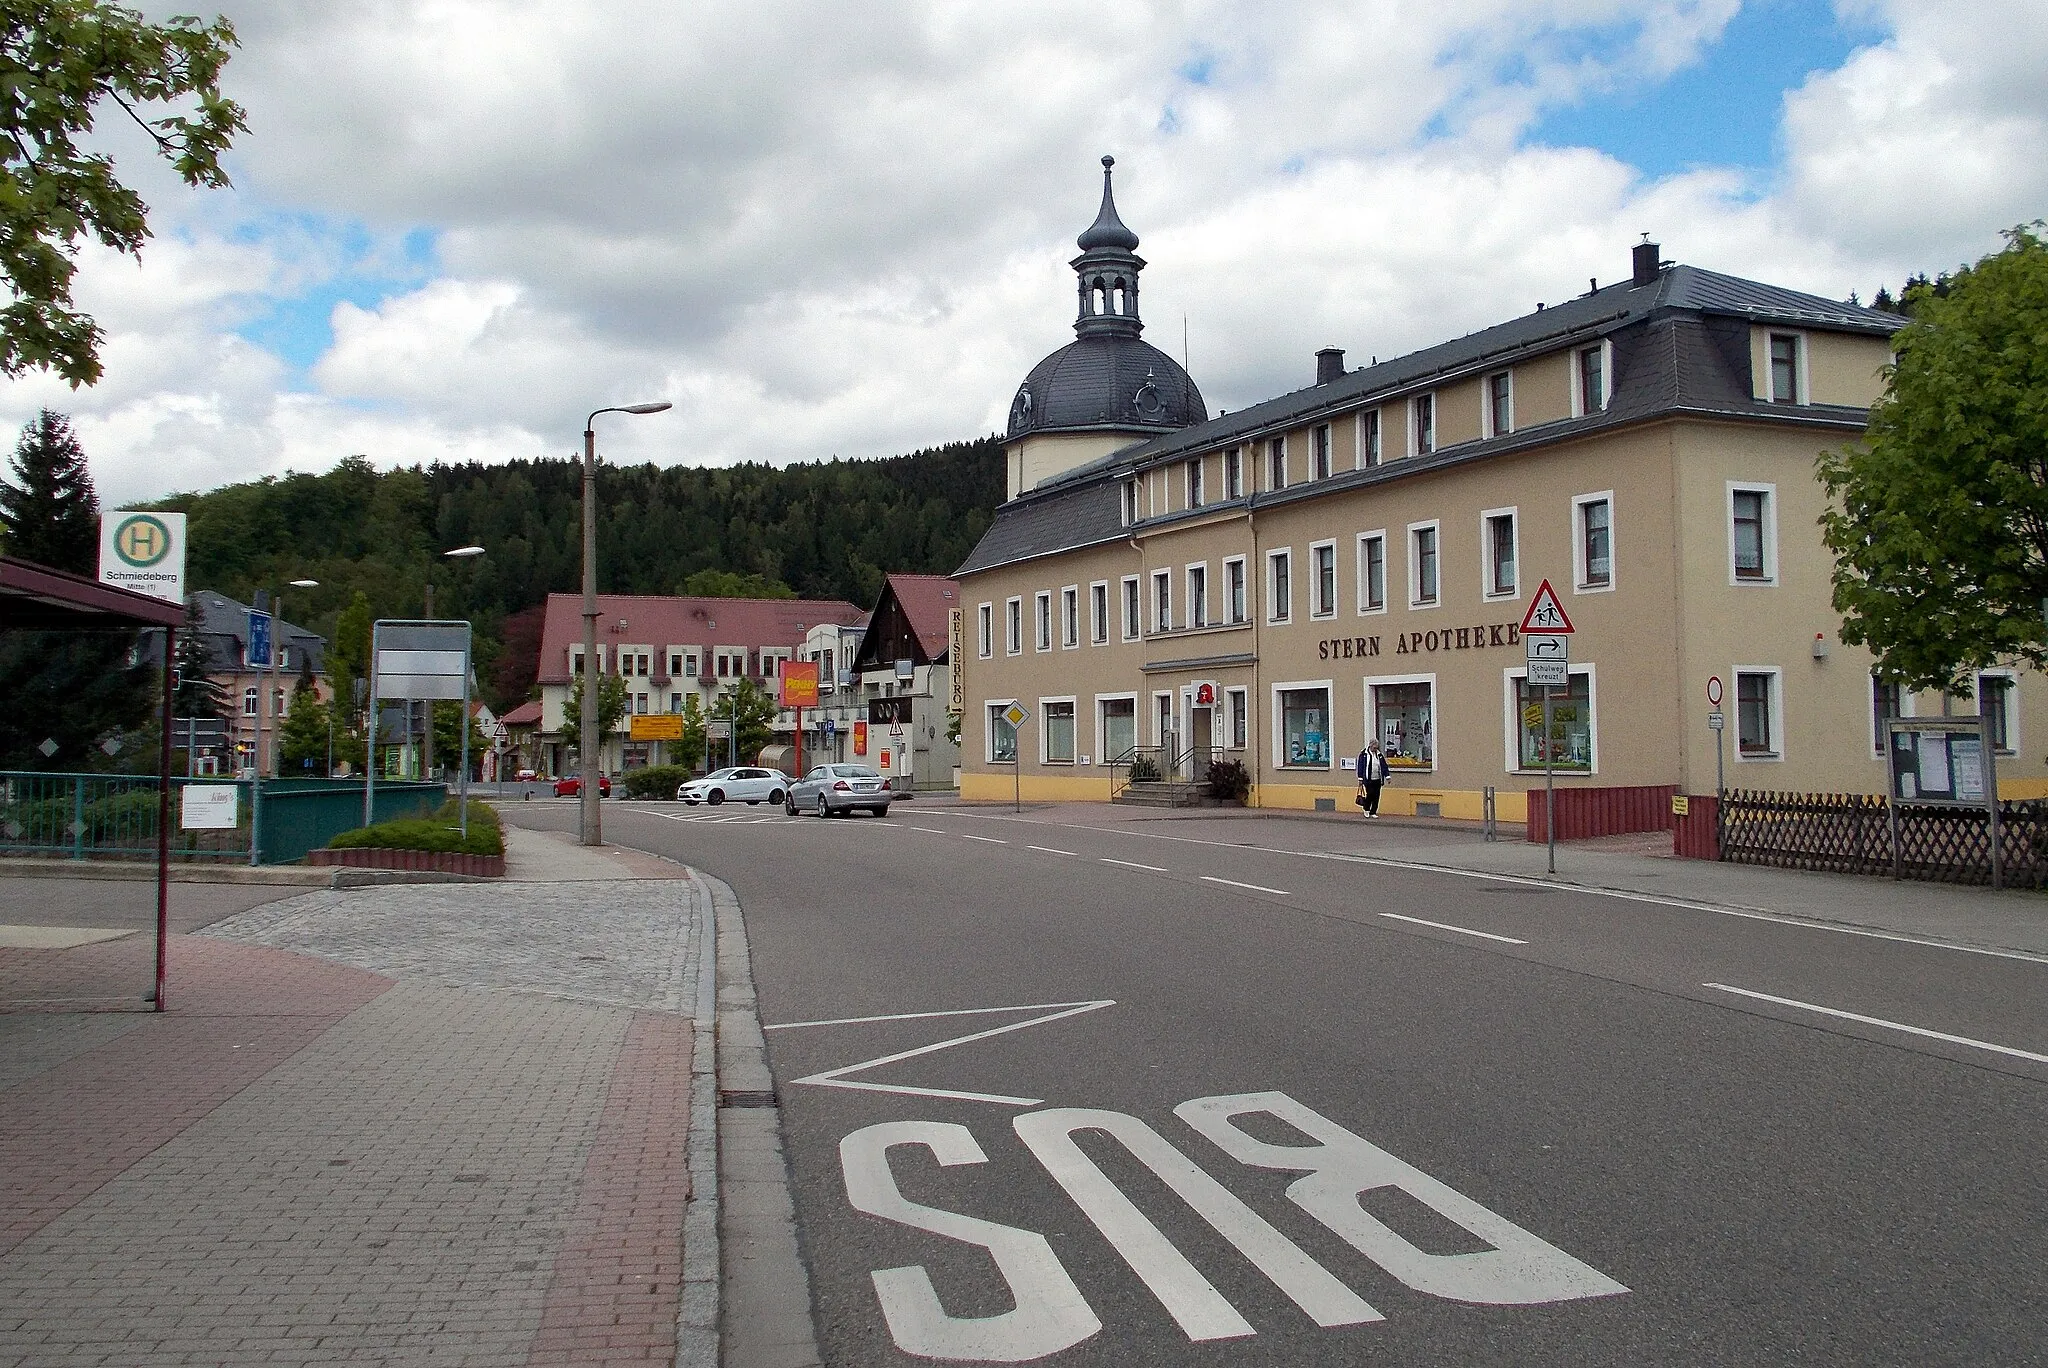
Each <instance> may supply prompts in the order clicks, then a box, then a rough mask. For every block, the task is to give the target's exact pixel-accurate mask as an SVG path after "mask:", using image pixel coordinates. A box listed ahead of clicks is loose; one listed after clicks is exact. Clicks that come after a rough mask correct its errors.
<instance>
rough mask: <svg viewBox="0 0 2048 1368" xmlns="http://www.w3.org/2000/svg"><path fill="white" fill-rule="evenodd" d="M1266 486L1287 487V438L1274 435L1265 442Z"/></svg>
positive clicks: (1270, 487)
mask: <svg viewBox="0 0 2048 1368" xmlns="http://www.w3.org/2000/svg"><path fill="white" fill-rule="evenodd" d="M1266 488H1268V489H1285V488H1287V439H1286V438H1285V437H1275V438H1274V439H1273V440H1272V441H1270V442H1268V443H1266Z"/></svg>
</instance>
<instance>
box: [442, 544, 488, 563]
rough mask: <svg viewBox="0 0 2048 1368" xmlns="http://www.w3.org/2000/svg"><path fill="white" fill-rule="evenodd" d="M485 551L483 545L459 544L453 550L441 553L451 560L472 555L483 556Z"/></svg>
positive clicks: (464, 558) (467, 557)
mask: <svg viewBox="0 0 2048 1368" xmlns="http://www.w3.org/2000/svg"><path fill="white" fill-rule="evenodd" d="M483 553H484V549H483V548H482V547H481V546H458V547H456V548H455V549H454V550H453V551H443V552H442V553H441V554H442V555H443V556H446V557H448V558H449V559H451V560H467V559H469V558H470V557H471V556H481V555H482V554H483Z"/></svg>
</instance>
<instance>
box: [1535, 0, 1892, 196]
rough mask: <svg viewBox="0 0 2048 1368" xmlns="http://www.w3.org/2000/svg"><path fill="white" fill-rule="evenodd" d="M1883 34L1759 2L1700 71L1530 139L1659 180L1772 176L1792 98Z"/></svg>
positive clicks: (1812, 1)
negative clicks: (1590, 152)
mask: <svg viewBox="0 0 2048 1368" xmlns="http://www.w3.org/2000/svg"><path fill="white" fill-rule="evenodd" d="M1616 36H1617V35H1609V37H1610V38H1612V37H1616ZM1882 36H1883V35H1882V33H1881V32H1879V31H1877V30H1874V29H1870V28H1866V27H1863V26H1860V25H1851V26H1845V25H1844V24H1842V23H1841V22H1840V21H1839V20H1838V19H1837V18H1836V16H1835V13H1834V9H1833V7H1832V6H1831V5H1830V4H1828V3H1827V0H1751V3H1748V4H1745V5H1744V6H1743V7H1742V9H1741V10H1740V11H1739V12H1738V13H1737V14H1736V16H1735V17H1734V18H1733V19H1731V20H1730V21H1729V23H1728V27H1727V28H1726V29H1725V30H1723V31H1722V35H1721V40H1720V41H1719V42H1718V43H1715V44H1714V45H1713V46H1712V47H1709V48H1708V49H1707V50H1706V52H1705V53H1704V54H1703V57H1702V60H1701V61H1700V62H1699V63H1697V64H1696V65H1694V66H1691V67H1688V68H1686V69H1685V70H1683V71H1680V72H1677V73H1676V74H1674V75H1672V76H1671V77H1669V78H1667V79H1666V80H1663V81H1661V82H1657V83H1655V84H1651V83H1648V82H1638V83H1628V84H1624V85H1620V86H1617V87H1616V88H1614V89H1612V90H1609V91H1605V92H1601V93H1598V94H1595V95H1593V96H1591V97H1589V98H1588V99H1587V100H1586V101H1585V102H1584V103H1583V104H1579V105H1576V106H1573V107H1571V108H1567V109H1557V110H1552V111H1551V112H1549V113H1548V114H1547V115H1545V117H1544V118H1543V119H1542V120H1541V122H1539V123H1538V124H1537V125H1536V126H1535V127H1534V128H1533V129H1531V130H1530V132H1529V135H1528V138H1527V141H1528V142H1531V143H1538V144H1544V145H1547V146H1552V147H1594V148H1598V149H1600V150H1601V151H1603V152H1606V153H1608V154H1609V155H1611V156H1613V157H1616V158H1618V159H1619V160H1621V161H1625V162H1627V163H1628V164H1629V165H1631V166H1634V167H1636V168H1637V169H1638V170H1640V171H1642V172H1643V173H1644V174H1645V175H1648V176H1651V177H1659V176H1668V175H1672V174H1674V173H1676V172H1681V171H1685V170H1688V169H1691V168H1694V167H1700V166H1727V167H1736V168H1743V169H1750V170H1758V171H1762V170H1768V169H1769V168H1771V167H1772V166H1774V165H1776V163H1777V161H1778V159H1779V154H1780V151H1781V148H1780V146H1779V143H1778V125H1779V120H1780V118H1781V116H1782V113H1783V104H1782V100H1783V96H1784V94H1785V92H1786V91H1788V90H1795V89H1797V88H1798V87H1799V86H1801V85H1803V84H1804V83H1805V81H1806V78H1807V77H1808V76H1809V75H1810V74H1812V73H1813V72H1816V71H1830V70H1833V69H1835V68H1837V67H1839V66H1841V65H1842V64H1843V63H1844V62H1845V61H1847V60H1848V58H1849V55H1850V54H1851V53H1853V52H1854V51H1855V50H1856V49H1857V48H1859V47H1862V46H1865V45H1867V44H1869V43H1871V42H1873V41H1876V40H1877V39H1879V38H1881V37H1882Z"/></svg>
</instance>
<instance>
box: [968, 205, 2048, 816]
mask: <svg viewBox="0 0 2048 1368" xmlns="http://www.w3.org/2000/svg"><path fill="white" fill-rule="evenodd" d="M1080 245H1081V247H1082V254H1081V255H1080V256H1079V257H1077V258H1075V261H1074V265H1075V269H1076V272H1077V274H1078V275H1079V277H1080V287H1081V288H1080V298H1081V316H1080V319H1079V321H1078V322H1077V324H1076V332H1077V334H1078V335H1077V338H1076V341H1075V342H1074V343H1072V344H1069V345H1068V346H1067V347H1065V348H1062V349H1061V350H1060V351H1058V352H1055V353H1054V354H1053V356H1051V357H1048V358H1047V360H1046V362H1043V363H1041V364H1040V366H1039V367H1037V368H1036V369H1034V370H1033V372H1032V374H1031V376H1030V377H1029V378H1028V379H1027V380H1026V382H1025V384H1024V386H1023V387H1022V388H1021V389H1020V390H1019V392H1018V395H1017V397H1016V400H1015V402H1014V404H1013V406H1012V409H1011V421H1010V427H1009V433H1008V439H1009V440H1008V442H1007V444H1006V450H1007V452H1008V456H1009V470H1010V488H1009V494H1010V498H1009V500H1008V502H1006V503H1005V504H1004V505H1003V506H1002V508H1001V509H1000V510H999V511H998V513H997V516H996V518H995V520H994V522H993V524H992V525H991V527H990V528H989V531H988V533H987V534H986V536H985V537H984V538H983V540H982V541H981V543H980V544H979V545H978V546H977V547H976V549H975V551H974V553H973V554H972V555H971V556H970V557H969V559H968V561H967V563H966V564H965V565H963V566H962V567H961V568H960V570H959V571H958V572H957V576H956V577H957V578H958V580H959V581H960V586H961V602H962V605H963V607H964V609H965V611H966V613H967V615H968V621H967V642H966V647H967V649H966V651H965V653H964V654H965V656H966V659H965V660H963V661H961V662H959V663H958V665H957V666H956V668H962V669H964V670H965V681H966V683H965V694H966V698H967V708H966V713H965V715H964V717H963V722H962V736H961V751H962V766H963V771H964V772H963V776H962V795H963V796H964V797H967V798H996V797H1001V798H1008V797H1009V796H1010V794H1011V792H1012V785H1013V783H1014V784H1016V785H1017V786H1018V787H1020V788H1021V790H1022V792H1023V794H1024V796H1026V797H1028V798H1037V799H1103V798H1107V797H1109V796H1110V795H1111V793H1112V791H1113V789H1115V788H1116V787H1117V786H1118V784H1119V782H1120V780H1121V778H1122V776H1124V775H1126V774H1127V773H1128V771H1129V769H1130V765H1131V761H1132V759H1133V757H1134V755H1135V754H1136V752H1137V751H1139V750H1140V749H1149V748H1156V751H1153V752H1152V754H1153V758H1154V759H1155V762H1158V763H1161V764H1163V765H1172V766H1174V767H1177V769H1178V771H1179V772H1180V773H1182V774H1197V775H1198V774H1200V773H1201V772H1203V770H1204V769H1205V767H1206V762H1207V761H1208V760H1209V759H1211V758H1231V759H1238V760H1241V761H1242V762H1243V763H1244V765H1245V767H1246V768H1247V770H1249V771H1250V774H1251V777H1252V783H1253V789H1252V799H1251V801H1252V802H1253V803H1255V804H1257V805H1259V806H1265V807H1298V808H1309V807H1319V806H1335V807H1339V808H1346V809H1348V808H1349V805H1350V800H1351V796H1352V794H1353V792H1354V791H1355V785H1354V779H1353V774H1352V769H1353V759H1352V757H1354V756H1355V755H1356V754H1357V753H1358V751H1359V750H1360V749H1361V747H1363V746H1364V744H1365V743H1366V741H1367V739H1368V738H1372V739H1376V740H1378V741H1380V742H1381V744H1382V746H1383V748H1384V749H1385V751H1386V753H1387V755H1388V757H1389V761H1390V765H1391V769H1392V779H1391V782H1390V783H1389V785H1388V790H1387V794H1386V797H1385V800H1384V802H1383V804H1382V810H1383V811H1385V812H1389V813H1418V812H1419V813H1425V814H1428V813H1438V814H1441V815H1443V816H1447V817H1449V816H1455V817H1478V816H1479V815H1480V814H1481V811H1482V806H1483V795H1484V794H1485V792H1486V791H1487V790H1488V789H1489V788H1491V789H1493V790H1494V791H1495V793H1496V797H1497V811H1498V815H1499V816H1500V817H1501V818H1502V819H1503V820H1509V821H1515V820H1521V819H1522V818H1523V817H1524V815H1525V812H1526V806H1525V804H1526V801H1527V795H1528V794H1529V793H1530V792H1531V791H1534V792H1535V793H1536V794H1537V795H1538V799H1539V801H1540V795H1541V791H1542V788H1543V784H1544V761H1545V758H1546V757H1545V754H1544V752H1545V750H1546V749H1548V750H1549V752H1550V754H1549V757H1548V758H1549V760H1550V763H1551V766H1552V769H1553V771H1554V773H1555V776H1556V782H1557V784H1558V785H1559V787H1560V788H1571V787H1596V788H1635V787H1639V786H1671V787H1673V788H1675V789H1676V790H1677V791H1678V792H1680V793H1694V794H1698V793H1712V792H1713V791H1714V788H1715V782H1716V742H1717V735H1716V733H1715V732H1714V731H1712V730H1710V729H1709V725H1708V713H1709V711H1710V703H1709V689H1710V686H1711V687H1713V688H1715V689H1717V690H1718V691H1719V694H1720V696H1721V698H1722V702H1721V706H1720V711H1721V712H1722V714H1723V717H1724V730H1723V731H1722V732H1721V733H1719V736H1718V740H1719V742H1720V743H1721V745H1722V747H1723V750H1722V765H1723V768H1724V771H1725V776H1726V778H1725V782H1726V784H1727V786H1728V787H1729V788H1745V789H1770V790H1779V791H1800V792H1868V793H1881V792H1883V791H1884V787H1885V778H1884V762H1883V746H1882V719H1883V718H1884V717H1885V716H1886V715H1888V714H1889V715H1898V714H1901V713H1904V714H1915V713H1918V714H1927V713H1939V712H1944V711H1949V712H1956V713H1972V712H1976V711H1978V710H1979V706H1980V702H1981V706H1982V709H1983V711H1985V712H1986V714H1987V715H1988V716H1990V718H1991V731H1992V734H1993V740H1994V745H1995V748H1996V750H1997V752H1998V757H1997V765H1998V774H1999V779H2000V788H2001V790H2002V791H2003V792H2004V793H2005V794H2007V795H2008V796H2032V795H2039V794H2044V793H2048V764H2044V762H2043V760H2042V757H2041V749H2040V747H2038V746H2035V747H2034V748H2033V749H2032V750H2031V751H2030V750H2029V749H2028V747H2027V744H2025V743H2026V742H2027V740H2028V738H2029V737H2030V736H2031V735H2035V734H2038V733H2035V732H2033V731H2032V729H2033V728H2034V727H2037V726H2048V691H2044V689H2043V687H2042V681H2041V679H2040V678H2039V677H2038V675H2037V674H2035V673H2033V672H2030V671H2025V670H2019V669H2015V670H2006V671H1991V672H1987V673H1986V674H1985V675H1983V676H1982V677H1981V678H1980V679H1979V681H1978V695H1979V696H1978V698H1975V699H1973V698H1967V697H1966V698H1958V699H1947V700H1944V699H1942V698H1941V697H1940V696H1938V695H1926V696H1919V697H1914V696H1910V695H1908V696H1904V697H1902V696H1901V695H1900V694H1899V692H1898V691H1897V690H1896V689H1893V688H1891V687H1889V686H1887V685H1885V684H1884V683H1882V682H1881V681H1879V680H1877V679H1875V678H1874V677H1873V675H1872V673H1871V658H1870V657H1869V655H1868V654H1867V653H1866V652H1864V651H1863V650H1862V649H1860V648H1856V647H1851V646H1848V645H1846V644H1844V643H1843V642H1842V641H1841V639H1840V636H1839V630H1840V625H1841V623H1840V618H1839V617H1838V615H1837V614H1836V613H1835V612H1834V610H1833V608H1832V607H1831V604H1830V591H1831V585H1830V571H1831V567H1832V562H1831V558H1830V557H1829V556H1828V554H1827V552H1826V549H1825V547H1824V546H1823V545H1822V542H1821V540H1820V534H1819V529H1818V526H1817V520H1818V518H1819V516H1820V514H1821V511H1822V507H1823V499H1824V494H1823V491H1822V489H1821V487H1820V485H1819V484H1818V482H1817V481H1816V480H1815V478H1814V462H1815V458H1816V457H1817V456H1818V455H1819V454H1820V453H1821V452H1823V451H1826V450H1829V449H1832V448H1836V447H1839V446H1841V445H1843V444H1844V443H1847V442H1850V441H1853V440H1855V439H1856V437H1857V436H1858V435H1859V434H1860V433H1861V432H1862V430H1863V428H1864V425H1865V420H1866V416H1867V410H1868V406H1869V405H1870V404H1871V403H1872V401H1873V400H1875V399H1876V398H1877V396H1878V395H1879V393H1880V392H1881V387H1882V377H1881V371H1882V368H1883V366H1884V365H1885V363H1886V361H1887V359H1888V356H1889V339H1890V336H1891V333H1892V332H1893V331H1894V330H1895V328H1896V327H1897V326H1898V320H1897V319H1896V318H1894V317H1892V316H1891V315H1887V314H1883V313H1877V312H1874V311H1871V310H1867V309H1863V308H1860V307H1858V306H1856V305H1852V304H1843V303H1839V302H1836V301H1833V300H1827V299H1821V298H1817V297H1815V296H1811V295H1806V294H1801V293H1798V292H1795V291H1791V290H1786V289H1781V288H1778V287H1775V286H1771V285H1766V284H1760V283H1758V282H1755V281H1749V280H1743V279H1738V278H1736V277H1732V276H1727V275H1722V274H1719V273H1716V272H1712V271H1708V270H1704V269H1701V268H1697V267H1692V266H1686V265H1679V264H1674V263H1669V262H1665V261H1663V260H1661V259H1660V256H1659V252H1658V248H1657V246H1656V245H1655V244H1652V243H1648V242H1645V243H1643V244H1640V245H1638V246H1637V247H1636V248H1635V250H1634V253H1633V260H1632V261H1631V263H1630V265H1631V270H1630V273H1629V275H1628V276H1627V277H1625V278H1624V279H1622V280H1620V281H1618V282H1616V283H1614V284H1610V285H1606V286H1604V287H1603V286H1597V285H1596V286H1595V287H1594V288H1593V289H1591V290H1590V291H1589V292H1588V293H1586V294H1584V295H1582V296H1580V297H1578V298H1576V299H1573V300H1570V301H1566V302H1563V303H1559V304H1554V305H1551V306H1549V307H1544V306H1541V305H1539V306H1538V308H1537V310H1536V311H1535V312H1534V313H1531V314H1528V315H1525V316H1523V317H1521V318H1517V319H1513V320H1510V321H1508V322H1505V323H1502V324H1499V325H1497V326H1495V327H1492V328H1488V329H1485V330H1484V331H1481V332H1478V333H1474V334H1472V335H1470V336H1467V337H1463V338H1460V339H1458V340H1456V341H1453V342H1448V343H1445V344H1443V345H1441V346H1437V347H1432V348H1429V349H1427V350H1425V351H1421V352H1417V353H1414V354H1412V355H1409V356H1404V357H1399V358H1395V359H1393V360H1390V361H1384V362H1379V363H1377V364H1374V365H1372V366H1369V367H1366V368H1364V369H1359V370H1346V369H1345V368H1344V366H1343V358H1342V353H1341V352H1338V351H1335V350H1334V349H1326V350H1324V351H1323V352H1320V353H1318V354H1317V357H1316V371H1315V381H1316V382H1315V383H1314V384H1313V385H1311V386H1309V387H1307V388H1305V389H1302V390H1298V391H1296V392H1294V393H1291V394H1287V395H1284V396H1281V397H1279V398H1277V399H1273V400H1270V401H1267V402H1265V403H1263V404H1259V405H1256V406H1254V407H1252V408H1248V409H1244V410H1241V411H1239V412H1236V413H1231V414H1227V415H1221V416H1218V417H1214V418H1211V417H1209V416H1208V414H1207V412H1206V409H1205V407H1204V405H1203V402H1202V399H1201V396H1200V394H1199V393H1198V392H1197V391H1196V389H1195V387H1194V385H1193V383H1192V382H1191V381H1190V380H1189V379H1188V378H1187V376H1186V375H1185V374H1184V373H1182V372H1181V369H1180V367H1179V366H1178V365H1176V364H1175V363H1174V362H1173V361H1172V359H1171V358H1169V357H1166V356H1165V355H1164V354H1163V353H1161V352H1159V351H1157V350H1156V349H1154V348H1151V347H1149V346H1146V345H1145V344H1144V343H1143V342H1142V341H1140V340H1139V336H1138V334H1139V332H1140V330H1141V328H1142V324H1141V322H1140V321H1139V318H1138V315H1137V289H1136V281H1137V275H1138V272H1139V270H1140V269H1142V267H1143V265H1144V263H1143V261H1142V260H1140V259H1139V258H1138V257H1137V256H1136V253H1135V251H1134V249H1135V247H1136V245H1137V238H1136V236H1135V234H1131V233H1130V232H1129V230H1128V229H1126V228H1124V227H1123V225H1122V223H1121V222H1120V221H1119V220H1118V219H1117V216H1116V211H1115V208H1114V205H1113V203H1112V201H1111V197H1110V193H1109V185H1108V181H1107V170H1106V169H1105V183H1104V191H1103V201H1102V210H1101V213H1100V214H1099V215H1098V217H1097V220H1096V222H1095V224H1094V225H1092V226H1091V228H1090V229H1089V231H1088V232H1087V233H1084V234H1083V235H1082V237H1081V239H1080ZM1546 581H1547V582H1548V583H1549V584H1550V585H1551V586H1552V588H1553V590H1554V591H1555V593H1556V595H1557V597H1558V600H1559V602H1560V603H1561V605H1562V606H1563V608H1564V610H1565V612H1566V614H1567V615H1568V617H1569V618H1570V620H1571V623H1572V626H1573V627H1574V629H1575V630H1574V632H1573V633H1572V635H1571V645H1570V652H1571V666H1570V680H1571V683H1570V686H1569V688H1563V687H1560V688H1558V689H1555V690H1554V691H1553V713H1552V722H1551V726H1550V727H1549V729H1548V735H1547V738H1546V735H1545V729H1544V727H1543V725H1542V709H1541V694H1542V691H1541V690H1540V689H1532V688H1531V687H1530V686H1529V685H1528V684H1527V682H1526V673H1527V670H1526V660H1525V648H1524V646H1523V644H1522V642H1521V639H1520V626H1521V623H1522V621H1523V619H1524V616H1525V614H1526V613H1527V612H1528V610H1529V606H1530V603H1531V601H1532V598H1533V596H1534V595H1535V593H1536V591H1537V588H1538V586H1539V585H1540V584H1542V583H1544V582H1546ZM1012 703H1015V704H1018V705H1020V706H1021V707H1022V708H1023V709H1024V710H1025V711H1026V712H1027V713H1028V714H1029V717H1028V720H1027V721H1025V722H1024V724H1023V726H1022V727H1021V728H1019V729H1015V730H1013V729H1012V728H1011V727H1010V726H1009V725H1008V724H1007V723H1006V722H1005V721H1004V720H1003V717H1002V714H1003V713H1004V712H1005V711H1006V710H1007V709H1008V708H1009V707H1010V705H1011V704H1012ZM1020 751H1021V753H1022V754H1021V761H1020V760H1019V758H1018V752H1020Z"/></svg>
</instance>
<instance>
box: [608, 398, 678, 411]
mask: <svg viewBox="0 0 2048 1368" xmlns="http://www.w3.org/2000/svg"><path fill="white" fill-rule="evenodd" d="M673 407H675V406H674V405H673V404H671V403H669V401H668V400H666V399H661V400H657V401H656V402H654V403H652V404H628V405H626V406H625V407H624V408H622V409H620V410H619V412H621V413H660V412H662V411H663V410H664V409H669V408H673Z"/></svg>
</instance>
